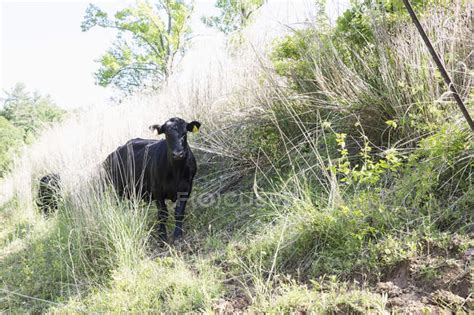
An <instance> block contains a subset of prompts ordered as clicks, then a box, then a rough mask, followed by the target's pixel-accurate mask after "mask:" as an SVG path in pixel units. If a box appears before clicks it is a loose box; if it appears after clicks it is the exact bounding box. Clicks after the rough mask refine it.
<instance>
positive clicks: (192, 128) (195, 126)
mask: <svg viewBox="0 0 474 315" xmlns="http://www.w3.org/2000/svg"><path fill="white" fill-rule="evenodd" d="M199 128H201V123H200V122H199V121H192V122H190V123H189V124H188V126H187V127H186V129H187V130H188V131H189V132H198V131H199Z"/></svg>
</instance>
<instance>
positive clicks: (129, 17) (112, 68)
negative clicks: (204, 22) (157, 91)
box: [81, 0, 192, 93]
mask: <svg viewBox="0 0 474 315" xmlns="http://www.w3.org/2000/svg"><path fill="white" fill-rule="evenodd" d="M191 10H192V8H191V6H190V5H187V4H185V3H184V2H183V1H177V0H158V1H156V3H155V4H153V3H150V2H149V1H141V0H139V1H137V4H136V5H135V6H132V7H129V8H126V9H123V10H121V11H118V12H116V13H115V15H114V17H113V18H111V17H109V16H108V14H107V13H106V12H105V11H102V10H101V9H100V8H98V7H97V6H95V5H92V4H91V5H89V7H88V8H87V10H86V15H85V17H84V21H83V22H82V25H81V27H82V30H83V31H88V30H90V29H91V28H93V27H102V28H110V29H115V30H117V32H118V33H117V38H116V40H115V42H114V44H113V46H112V47H111V48H109V50H108V51H107V52H106V53H105V54H104V55H103V56H102V57H101V59H100V64H101V67H100V69H99V70H98V71H97V72H96V74H95V76H96V79H97V83H98V84H99V85H101V86H108V85H114V86H115V87H117V88H119V89H120V90H122V91H124V92H126V93H132V92H134V91H136V90H137V89H140V88H143V87H151V88H157V87H159V86H160V84H161V83H163V82H164V81H166V79H167V78H168V77H169V76H170V74H171V73H172V72H173V69H174V66H175V63H176V59H177V57H178V56H179V55H180V54H183V53H184V51H185V49H186V47H187V44H188V39H189V34H190V27H189V19H190V14H191Z"/></svg>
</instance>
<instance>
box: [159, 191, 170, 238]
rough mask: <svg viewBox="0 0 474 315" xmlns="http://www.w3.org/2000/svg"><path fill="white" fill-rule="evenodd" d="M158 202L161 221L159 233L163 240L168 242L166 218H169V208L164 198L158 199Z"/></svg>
mask: <svg viewBox="0 0 474 315" xmlns="http://www.w3.org/2000/svg"><path fill="white" fill-rule="evenodd" d="M156 204H157V207H158V220H159V221H160V223H159V227H158V235H159V237H160V239H161V240H162V241H163V242H166V240H167V234H166V219H167V218H168V209H166V203H165V201H164V200H157V202H156Z"/></svg>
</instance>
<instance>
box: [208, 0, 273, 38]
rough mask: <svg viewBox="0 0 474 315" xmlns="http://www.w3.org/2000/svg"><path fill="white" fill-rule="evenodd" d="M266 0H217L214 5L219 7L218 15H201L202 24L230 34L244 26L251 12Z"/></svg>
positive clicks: (249, 19) (247, 22) (248, 20)
mask: <svg viewBox="0 0 474 315" xmlns="http://www.w3.org/2000/svg"><path fill="white" fill-rule="evenodd" d="M265 2H266V0H217V2H216V5H215V7H216V8H218V9H220V15H219V16H203V17H202V18H201V19H202V21H203V23H204V24H206V25H207V26H209V27H214V28H216V29H218V30H219V31H221V32H223V33H225V34H230V33H234V32H236V31H239V30H241V29H243V28H244V27H246V26H247V25H248V24H249V23H250V22H251V16H252V14H253V13H254V12H255V11H257V10H258V9H259V8H260V7H261V6H262V5H263V4H264V3H265Z"/></svg>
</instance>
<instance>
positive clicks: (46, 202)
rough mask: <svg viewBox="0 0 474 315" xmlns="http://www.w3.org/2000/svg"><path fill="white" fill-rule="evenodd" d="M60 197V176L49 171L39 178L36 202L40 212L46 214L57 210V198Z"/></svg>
mask: <svg viewBox="0 0 474 315" xmlns="http://www.w3.org/2000/svg"><path fill="white" fill-rule="evenodd" d="M60 198H61V178H60V177H59V175H58V174H55V173H51V174H48V175H45V176H43V177H41V178H40V180H39V187H38V198H37V200H36V204H37V205H38V208H39V209H40V210H41V212H42V213H43V214H44V215H45V216H48V215H49V214H50V213H52V212H55V211H56V210H58V203H59V199H60Z"/></svg>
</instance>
